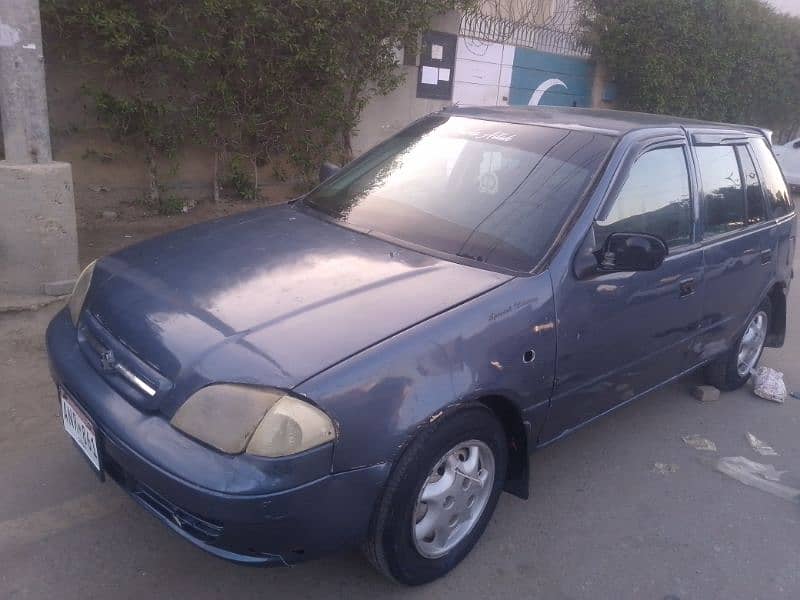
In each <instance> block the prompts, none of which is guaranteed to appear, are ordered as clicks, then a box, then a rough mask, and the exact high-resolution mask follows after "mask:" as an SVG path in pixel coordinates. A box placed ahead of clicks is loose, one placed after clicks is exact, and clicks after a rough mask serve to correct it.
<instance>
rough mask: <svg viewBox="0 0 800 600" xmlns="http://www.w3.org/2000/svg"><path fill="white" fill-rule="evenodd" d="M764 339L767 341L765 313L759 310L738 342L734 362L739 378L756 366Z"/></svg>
mask: <svg viewBox="0 0 800 600" xmlns="http://www.w3.org/2000/svg"><path fill="white" fill-rule="evenodd" d="M765 339H767V313H765V312H764V311H763V310H760V311H758V312H757V313H756V314H754V315H753V318H752V319H750V323H748V324H747V329H745V331H744V335H743V336H742V341H741V342H739V355H738V357H737V361H736V371H737V373H739V377H744V376H745V375H747V374H748V373H749V372H750V370H751V369H753V367H755V366H756V362H757V361H758V357H759V356H760V355H761V349H762V348H763V346H764V340H765Z"/></svg>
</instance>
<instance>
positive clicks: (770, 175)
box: [752, 138, 794, 217]
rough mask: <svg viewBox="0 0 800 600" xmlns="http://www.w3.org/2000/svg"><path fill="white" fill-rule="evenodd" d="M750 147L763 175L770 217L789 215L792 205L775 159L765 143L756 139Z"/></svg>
mask: <svg viewBox="0 0 800 600" xmlns="http://www.w3.org/2000/svg"><path fill="white" fill-rule="evenodd" d="M752 147H753V150H754V151H755V153H756V160H757V161H758V164H759V165H760V166H761V170H762V172H763V173H764V189H765V191H766V193H767V199H768V201H769V204H770V207H771V208H772V216H773V217H782V216H783V215H786V214H789V213H790V212H792V211H793V210H794V203H793V202H792V197H791V196H790V195H789V189H788V188H787V187H786V180H785V179H784V178H783V174H782V173H781V168H780V167H779V166H778V163H777V162H775V157H774V156H773V155H772V152H771V151H770V149H769V147H768V146H767V142H766V141H764V140H763V139H762V138H758V139H756V140H753V143H752Z"/></svg>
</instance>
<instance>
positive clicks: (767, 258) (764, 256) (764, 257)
mask: <svg viewBox="0 0 800 600" xmlns="http://www.w3.org/2000/svg"><path fill="white" fill-rule="evenodd" d="M771 261H772V248H767V249H766V250H762V251H761V264H762V265H766V264H768V263H769V262H771Z"/></svg>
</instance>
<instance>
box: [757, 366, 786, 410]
mask: <svg viewBox="0 0 800 600" xmlns="http://www.w3.org/2000/svg"><path fill="white" fill-rule="evenodd" d="M753 392H754V393H755V395H756V396H758V397H759V398H764V399H765V400H771V401H772V402H780V403H782V402H783V401H784V400H786V384H785V383H784V382H783V373H781V372H780V371H776V370H775V369H770V368H769V367H756V368H755V369H753Z"/></svg>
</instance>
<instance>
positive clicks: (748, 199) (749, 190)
mask: <svg viewBox="0 0 800 600" xmlns="http://www.w3.org/2000/svg"><path fill="white" fill-rule="evenodd" d="M736 154H737V156H738V157H739V164H740V165H741V167H742V177H743V178H744V195H745V212H746V215H747V217H746V219H745V221H746V223H747V224H748V225H753V224H755V223H760V222H761V221H764V220H765V219H766V218H767V211H766V208H765V207H764V191H763V190H762V189H761V182H760V181H759V180H758V173H757V172H756V166H755V164H753V158H752V157H751V156H750V152H749V151H748V150H747V147H746V146H737V147H736Z"/></svg>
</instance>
